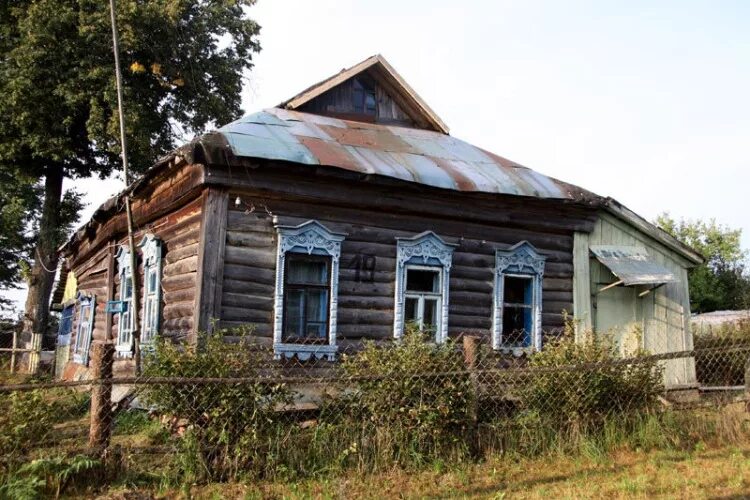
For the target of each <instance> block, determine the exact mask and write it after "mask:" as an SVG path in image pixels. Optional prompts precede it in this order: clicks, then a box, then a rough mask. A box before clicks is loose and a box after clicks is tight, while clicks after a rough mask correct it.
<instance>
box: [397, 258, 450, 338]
mask: <svg viewBox="0 0 750 500" xmlns="http://www.w3.org/2000/svg"><path fill="white" fill-rule="evenodd" d="M412 269H413V270H417V271H437V275H438V291H437V292H418V291H414V290H409V288H408V286H409V271H410V270H412ZM443 274H444V273H443V268H442V267H441V266H425V265H420V264H406V265H405V266H404V280H405V281H404V320H405V321H406V319H405V316H406V309H405V308H406V301H407V300H409V299H417V304H418V306H417V307H418V310H419V312H418V313H417V316H418V323H417V326H418V327H419V330H420V331H425V328H424V304H425V301H426V300H425V299H426V298H428V297H430V298H435V299H437V307H436V312H437V313H438V314H436V316H435V320H436V321H437V323H436V324H434V325H433V327H434V329H435V332H437V331H439V330H440V323H441V316H442V315H441V314H440V312H441V311H442V302H443V280H444V279H445V278H444V276H443Z"/></svg>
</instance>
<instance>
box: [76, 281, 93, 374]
mask: <svg viewBox="0 0 750 500" xmlns="http://www.w3.org/2000/svg"><path fill="white" fill-rule="evenodd" d="M76 303H77V306H78V325H77V327H76V341H75V345H74V346H73V362H74V363H79V364H82V365H88V364H89V348H90V347H91V335H92V334H93V331H94V311H95V310H96V296H95V295H84V294H83V293H81V292H78V295H77V296H76Z"/></svg>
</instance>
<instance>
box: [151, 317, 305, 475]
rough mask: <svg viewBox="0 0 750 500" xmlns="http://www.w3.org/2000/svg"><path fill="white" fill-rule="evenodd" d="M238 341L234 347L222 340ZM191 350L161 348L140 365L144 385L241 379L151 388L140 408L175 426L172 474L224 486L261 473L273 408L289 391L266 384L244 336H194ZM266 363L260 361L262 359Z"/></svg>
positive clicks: (267, 376)
mask: <svg viewBox="0 0 750 500" xmlns="http://www.w3.org/2000/svg"><path fill="white" fill-rule="evenodd" d="M230 333H231V334H233V335H236V334H237V333H239V334H240V341H239V343H233V344H230V343H227V342H225V339H224V335H226V334H230ZM198 344H199V347H198V348H195V347H186V346H182V345H175V344H173V343H170V342H169V341H161V342H159V343H157V345H156V346H155V350H154V352H153V353H152V354H151V355H150V356H149V357H148V359H147V361H146V362H145V363H144V375H145V376H146V377H180V378H186V379H194V378H200V377H203V378H207V377H217V378H221V379H229V378H238V377H242V378H249V379H250V380H249V381H241V382H236V383H230V382H226V381H222V382H217V383H198V382H192V383H190V382H188V383H178V384H175V383H167V384H161V385H154V386H151V387H150V388H149V389H148V391H147V392H146V393H145V395H144V402H145V403H146V404H148V405H151V406H153V407H154V408H155V409H156V410H157V411H159V412H160V413H162V414H165V415H168V416H171V417H174V420H176V421H177V422H179V423H180V432H181V433H182V434H181V435H182V437H181V438H180V439H179V441H178V445H179V446H178V449H179V456H178V457H177V460H176V462H175V463H176V464H178V469H179V470H178V471H177V472H178V473H179V474H181V475H182V476H183V478H184V480H186V481H202V480H207V479H211V480H226V479H233V478H237V477H238V475H240V474H241V473H246V472H248V473H250V472H253V471H258V470H261V469H262V468H263V467H264V464H263V463H262V462H263V460H264V459H265V453H264V450H265V449H266V448H267V444H268V442H269V437H270V436H271V435H272V434H273V432H274V431H275V426H276V425H277V423H278V419H279V417H280V414H281V412H279V411H278V410H279V407H280V406H284V405H288V404H290V403H291V401H292V397H291V391H290V390H289V389H288V388H287V387H286V386H285V385H284V384H280V383H276V382H274V379H275V378H277V376H276V375H274V373H272V370H270V369H269V368H268V363H267V359H266V358H264V353H260V352H258V351H257V350H254V349H252V346H250V345H249V342H248V341H247V332H246V331H244V330H243V331H240V332H236V331H232V332H229V331H223V330H218V331H217V332H216V333H214V334H212V335H202V336H201V338H200V339H199V343H198ZM265 355H267V353H266V354H265Z"/></svg>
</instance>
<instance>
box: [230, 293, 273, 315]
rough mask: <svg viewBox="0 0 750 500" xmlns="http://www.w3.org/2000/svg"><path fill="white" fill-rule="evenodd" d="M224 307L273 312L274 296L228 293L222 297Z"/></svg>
mask: <svg viewBox="0 0 750 500" xmlns="http://www.w3.org/2000/svg"><path fill="white" fill-rule="evenodd" d="M221 304H222V306H230V307H242V308H245V309H258V310H263V311H266V310H267V311H272V310H273V295H252V294H245V293H228V292H226V291H225V292H224V294H223V295H222V301H221Z"/></svg>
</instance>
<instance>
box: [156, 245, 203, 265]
mask: <svg viewBox="0 0 750 500" xmlns="http://www.w3.org/2000/svg"><path fill="white" fill-rule="evenodd" d="M197 255H198V243H197V242H196V243H190V244H187V245H183V246H181V247H176V248H172V249H170V251H169V252H167V255H166V256H165V257H164V263H165V264H173V263H175V262H178V261H180V260H182V259H185V258H188V257H192V256H197Z"/></svg>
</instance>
